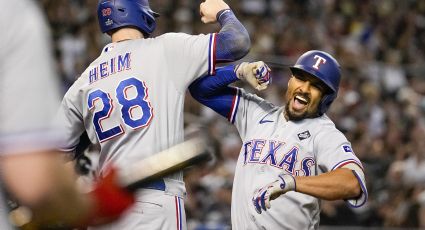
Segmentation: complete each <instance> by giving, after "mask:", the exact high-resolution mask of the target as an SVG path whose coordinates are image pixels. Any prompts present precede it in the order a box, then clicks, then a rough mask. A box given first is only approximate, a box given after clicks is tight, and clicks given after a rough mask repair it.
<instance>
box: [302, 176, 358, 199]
mask: <svg viewBox="0 0 425 230" xmlns="http://www.w3.org/2000/svg"><path fill="white" fill-rule="evenodd" d="M295 180H296V191H297V192H301V193H304V194H308V195H311V196H314V197H317V198H320V199H324V200H340V199H349V198H354V197H358V196H360V194H361V189H360V184H359V182H358V180H357V178H356V176H355V175H354V174H353V172H352V171H351V170H349V169H336V170H334V171H332V172H329V173H325V174H321V175H319V176H307V177H296V179H295Z"/></svg>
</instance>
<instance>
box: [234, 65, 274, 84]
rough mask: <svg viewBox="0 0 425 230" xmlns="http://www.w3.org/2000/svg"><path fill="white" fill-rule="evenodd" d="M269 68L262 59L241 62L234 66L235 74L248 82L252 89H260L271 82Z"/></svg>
mask: <svg viewBox="0 0 425 230" xmlns="http://www.w3.org/2000/svg"><path fill="white" fill-rule="evenodd" d="M270 72H271V70H270V68H269V67H268V66H267V65H266V63H264V62H262V61H258V62H251V63H249V62H242V63H241V64H239V65H237V66H235V73H236V76H237V77H238V78H239V79H241V80H245V81H246V82H248V83H249V84H250V85H251V86H252V87H253V88H254V89H256V90H258V91H261V90H264V89H266V88H267V86H268V85H269V84H270V82H271V75H270Z"/></svg>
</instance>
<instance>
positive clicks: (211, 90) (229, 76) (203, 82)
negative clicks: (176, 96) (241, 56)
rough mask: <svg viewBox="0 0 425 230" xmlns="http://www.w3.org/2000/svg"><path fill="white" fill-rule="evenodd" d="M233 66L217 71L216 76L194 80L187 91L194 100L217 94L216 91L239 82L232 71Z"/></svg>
mask: <svg viewBox="0 0 425 230" xmlns="http://www.w3.org/2000/svg"><path fill="white" fill-rule="evenodd" d="M234 67H235V66H234V65H229V66H226V67H223V68H219V69H217V72H216V75H214V76H209V75H208V76H204V77H201V78H198V79H197V80H195V81H194V82H193V83H192V84H190V86H189V91H190V93H191V94H192V96H193V97H194V98H195V99H202V98H206V97H209V96H213V95H215V94H218V92H217V91H218V90H220V89H224V88H226V87H227V86H228V85H229V84H231V83H233V82H235V81H237V80H239V79H238V78H237V77H236V74H235V71H234Z"/></svg>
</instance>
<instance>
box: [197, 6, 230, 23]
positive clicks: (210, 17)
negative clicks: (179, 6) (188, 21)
mask: <svg viewBox="0 0 425 230" xmlns="http://www.w3.org/2000/svg"><path fill="white" fill-rule="evenodd" d="M225 9H230V7H229V6H228V5H227V4H226V3H225V2H224V1H223V0H205V1H204V2H202V3H201V4H200V5H199V13H200V14H201V21H202V22H203V23H213V22H216V21H217V13H218V12H220V11H221V10H225Z"/></svg>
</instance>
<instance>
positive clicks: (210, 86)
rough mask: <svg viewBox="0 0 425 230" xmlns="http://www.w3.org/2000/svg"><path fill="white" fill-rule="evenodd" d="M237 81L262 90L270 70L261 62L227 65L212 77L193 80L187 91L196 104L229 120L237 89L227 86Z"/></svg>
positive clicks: (267, 82) (268, 81)
mask: <svg viewBox="0 0 425 230" xmlns="http://www.w3.org/2000/svg"><path fill="white" fill-rule="evenodd" d="M238 80H243V81H246V82H248V83H249V84H250V85H251V86H252V87H254V88H256V89H257V90H263V89H265V88H267V86H268V84H269V83H270V80H271V78H270V68H269V67H268V66H267V65H266V64H265V63H264V62H262V61H259V62H253V63H248V62H243V63H241V64H239V65H236V66H235V65H229V66H226V67H223V68H220V69H218V70H217V73H216V76H214V77H212V76H209V75H208V76H204V77H201V78H199V79H197V80H195V81H194V82H193V83H192V84H191V85H190V86H189V91H190V93H191V95H192V97H193V98H195V99H196V100H197V101H198V102H200V103H201V104H203V105H205V106H207V107H209V108H211V109H213V110H214V111H216V112H217V113H219V114H220V115H222V116H224V117H227V118H228V119H229V114H230V111H231V110H232V109H233V106H234V98H235V96H236V94H237V89H235V88H233V87H230V86H228V85H229V84H231V83H233V82H236V81H238ZM218 102H219V103H218Z"/></svg>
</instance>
